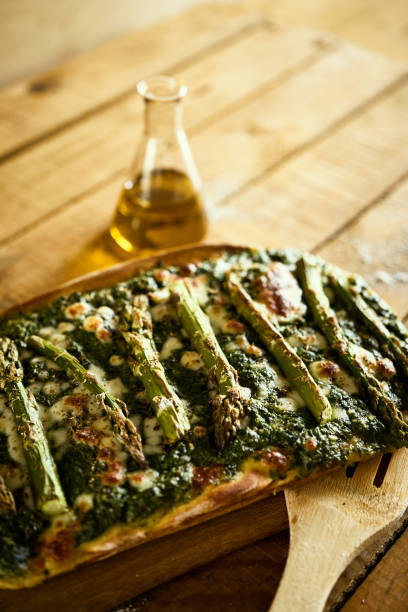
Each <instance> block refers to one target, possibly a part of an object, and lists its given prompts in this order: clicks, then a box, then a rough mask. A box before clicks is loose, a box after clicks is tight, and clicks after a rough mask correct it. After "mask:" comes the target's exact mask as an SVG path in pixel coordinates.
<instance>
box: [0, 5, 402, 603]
mask: <svg viewBox="0 0 408 612" xmlns="http://www.w3.org/2000/svg"><path fill="white" fill-rule="evenodd" d="M338 4H341V8H340V7H336V11H330V3H328V2H325V1H322V2H320V3H317V4H316V3H315V2H312V1H311V0H310V2H309V1H305V2H300V3H299V2H296V0H291V1H290V2H287V3H280V5H284V8H283V7H282V6H278V5H277V6H273V5H274V3H273V2H266V1H264V2H261V1H260V2H251V3H247V4H242V3H239V4H231V3H226V4H220V3H217V4H216V5H215V6H212V7H207V6H204V7H201V8H198V9H194V10H193V11H191V12H189V13H186V14H184V15H182V16H180V17H177V18H175V19H172V20H168V21H166V22H164V23H162V24H160V25H158V26H155V27H154V28H150V29H149V30H146V31H142V32H139V33H136V34H132V35H130V36H127V37H125V38H123V39H119V40H117V41H115V42H113V43H110V44H108V45H105V46H104V47H101V48H98V49H96V50H95V51H93V52H91V53H88V54H86V55H84V56H83V57H81V58H79V59H76V60H73V61H71V62H69V63H67V64H65V65H63V66H61V67H59V68H57V69H56V70H54V71H52V72H50V73H47V74H45V75H41V76H39V77H38V78H35V79H31V80H28V81H25V82H19V83H17V84H15V85H12V86H10V87H8V88H6V89H4V90H3V91H2V92H0V113H1V115H2V124H1V127H0V136H1V137H0V161H1V163H0V176H1V191H2V200H1V205H0V270H1V283H0V307H1V308H3V307H6V306H10V305H11V304H13V303H16V302H18V301H20V300H23V299H27V298H28V297H30V296H33V295H35V294H37V293H39V292H42V291H44V290H45V289H47V288H49V287H50V286H51V285H56V284H58V283H60V282H62V281H65V280H67V279H69V278H72V277H74V276H76V275H78V274H82V273H84V272H87V271H90V270H93V269H96V268H100V267H105V266H108V265H111V264H113V263H116V262H117V261H118V255H117V253H115V252H113V251H112V250H111V248H110V246H109V243H108V242H107V240H106V230H107V227H108V224H109V220H110V217H111V215H112V210H113V207H114V205H115V200H116V197H117V195H118V192H119V189H120V185H121V181H122V179H123V177H124V175H125V170H126V167H127V166H128V164H129V161H130V159H131V156H132V154H133V151H134V148H135V145H136V142H137V138H138V134H139V132H140V128H141V120H142V117H141V112H142V106H141V102H140V101H139V100H138V99H137V95H136V93H135V83H136V81H137V80H138V79H139V78H140V77H142V76H145V75H146V74H151V73H155V72H170V73H174V74H177V75H178V76H180V77H181V78H182V79H183V80H185V81H186V82H187V83H188V85H189V88H190V94H189V96H188V98H187V99H186V102H185V124H186V127H187V129H188V133H189V136H190V141H191V145H192V148H193V151H194V153H195V158H196V161H197V165H198V167H199V169H200V172H201V175H202V178H203V179H204V181H205V186H206V193H207V197H208V199H209V202H210V210H211V217H212V225H211V229H210V232H209V235H208V237H207V240H208V241H213V242H214V241H228V242H237V243H248V242H251V243H257V244H263V245H269V246H273V247H280V246H286V245H291V246H295V247H297V248H302V249H310V250H312V251H313V252H315V253H319V254H321V255H322V256H324V257H325V258H328V259H330V260H331V261H333V262H336V263H339V264H341V265H343V266H344V267H346V268H349V269H350V270H353V271H356V272H360V273H363V274H364V275H365V276H366V277H367V278H368V279H369V281H370V282H371V284H372V285H374V286H375V288H376V289H377V290H378V291H379V292H380V293H381V294H382V295H383V296H384V297H385V298H386V299H387V300H388V301H389V302H390V303H391V305H392V306H393V307H394V308H395V310H396V311H397V312H398V313H399V314H400V315H401V316H402V317H404V316H406V315H407V310H408V305H407V303H406V295H407V283H408V265H407V264H408V227H407V221H408V64H407V63H406V62H403V61H399V60H398V59H397V58H404V57H408V52H407V50H408V44H407V40H408V37H407V36H406V30H405V36H404V35H403V31H404V27H405V28H406V24H407V21H408V16H407V14H406V12H405V11H404V7H405V9H406V0H403V1H402V2H401V1H399V0H394V1H393V2H391V9H390V10H389V8H390V3H386V6H385V7H384V3H383V2H382V3H381V2H379V1H377V0H376V1H374V0H370V2H367V0H359V1H355V2H351V1H347V2H342V3H338ZM331 6H333V3H332V4H331ZM302 11H303V12H302ZM347 11H348V12H347ZM370 11H371V12H370ZM390 15H392V16H393V20H391V16H390ZM385 16H387V19H386V18H385ZM279 18H280V24H279V25H277V24H276V20H278V22H279ZM381 18H383V21H381ZM404 19H405V22H404ZM299 23H307V24H308V25H317V26H318V27H323V28H324V27H327V28H328V29H329V30H331V31H332V32H335V33H336V34H340V36H343V37H346V38H349V39H354V40H359V39H360V40H361V42H362V43H363V44H368V45H371V46H372V47H373V46H378V47H379V48H380V49H381V50H384V51H386V52H387V51H389V53H388V54H389V56H390V57H389V58H386V57H385V56H383V55H380V54H378V53H376V52H374V51H373V50H367V49H364V48H361V47H358V46H354V45H353V44H351V43H350V42H345V41H344V40H343V39H342V38H338V37H335V36H334V35H333V34H331V33H327V32H326V33H325V32H321V31H316V29H307V28H300V27H299ZM404 24H405V25H404ZM295 26H296V27H295ZM370 28H371V29H370ZM376 32H377V35H375V33H376ZM385 541H386V542H387V543H388V545H389V544H390V543H391V547H390V548H389V550H388V551H387V552H386V553H385V554H383V553H380V556H379V557H378V555H377V557H376V555H375V553H376V552H378V550H381V549H382V547H383V546H384V542H385ZM287 547H288V535H287V532H283V533H281V534H279V535H278V536H273V537H271V538H269V539H266V540H265V539H264V540H261V541H259V542H258V543H256V544H251V545H250V546H248V547H246V548H244V549H241V550H238V551H236V552H234V553H231V554H229V555H228V556H227V557H224V558H222V559H219V560H217V561H214V562H212V563H211V564H209V565H207V566H205V567H203V568H200V569H197V570H194V571H192V572H189V573H188V574H185V575H183V576H181V577H179V578H177V579H174V580H172V581H171V582H169V583H167V584H165V585H162V586H159V587H156V588H155V589H153V590H151V591H149V592H148V593H147V594H145V595H143V596H140V597H139V598H137V599H136V600H135V601H134V602H133V603H132V604H131V605H129V606H128V607H127V608H126V609H127V610H129V611H133V610H141V609H143V610H144V611H155V610H158V609H161V608H162V607H163V606H165V607H166V609H170V610H194V611H201V610H207V609H208V608H211V609H212V610H216V611H218V610H219V611H221V610H236V609H245V610H248V611H255V610H256V611H258V610H260V611H262V610H266V609H267V606H268V603H269V602H270V600H271V599H272V597H273V594H274V592H275V590H276V587H277V584H278V581H279V578H280V575H281V572H282V570H283V566H284V562H285V558H286V554H287ZM367 565H371V566H373V567H374V569H373V570H372V571H371V573H369V574H368V576H367V577H365V576H366V575H367V573H368V570H367V567H366V566H367ZM407 572H408V532H407V531H404V530H403V528H402V527H401V530H400V533H399V534H397V535H396V534H393V533H388V534H385V535H384V536H383V537H382V538H381V541H380V542H377V543H376V544H375V546H374V548H371V549H370V550H369V551H366V552H365V553H364V554H363V555H361V556H360V558H359V559H357V560H356V561H355V562H354V563H353V564H352V565H351V566H350V568H349V569H348V570H347V572H346V573H345V575H344V576H342V578H341V579H340V581H339V583H338V584H337V586H336V588H335V590H334V592H333V593H332V596H331V603H333V602H335V601H338V602H342V604H339V605H343V604H344V601H346V600H347V601H346V603H345V604H344V607H343V608H342V609H343V610H347V611H352V610H358V609H360V607H361V608H362V609H364V610H367V611H368V610H369V611H379V610H383V609H387V611H390V610H392V611H393V610H395V611H397V610H398V611H400V610H408V588H407V582H406V575H407ZM356 580H357V581H360V583H361V584H360V586H358V587H357V589H356V590H354V593H352V594H351V595H350V593H349V594H348V595H344V592H345V590H346V589H347V588H349V587H350V585H353V584H354V587H353V588H354V589H355V583H356Z"/></svg>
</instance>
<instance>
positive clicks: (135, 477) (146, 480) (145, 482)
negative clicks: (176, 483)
mask: <svg viewBox="0 0 408 612" xmlns="http://www.w3.org/2000/svg"><path fill="white" fill-rule="evenodd" d="M158 475H159V473H158V472H156V470H150V469H148V470H144V471H143V472H132V473H130V474H128V476H127V478H128V481H129V483H130V484H131V485H132V487H135V489H137V490H138V491H146V489H150V488H151V487H152V486H153V485H154V481H155V480H156V478H157V476H158Z"/></svg>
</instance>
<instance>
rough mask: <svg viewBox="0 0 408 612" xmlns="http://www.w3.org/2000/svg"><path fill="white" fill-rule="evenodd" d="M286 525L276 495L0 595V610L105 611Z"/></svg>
mask: <svg viewBox="0 0 408 612" xmlns="http://www.w3.org/2000/svg"><path fill="white" fill-rule="evenodd" d="M287 526H288V518H287V512H286V506H285V500H284V496H283V493H278V494H277V495H274V496H272V497H269V498H267V499H264V500H261V501H258V502H255V503H254V504H251V505H249V506H246V507H244V508H241V509H238V510H235V511H233V512H230V513H228V514H223V515H222V516H218V517H215V518H213V519H210V520H209V521H206V522H205V523H201V524H199V525H195V526H193V527H189V528H188V529H183V530H182V531H178V532H176V533H173V534H170V535H167V536H164V537H162V538H159V539H157V540H152V541H150V542H147V543H146V544H141V545H140V546H136V548H133V549H131V550H127V551H125V552H123V553H120V554H118V555H116V556H114V557H111V558H109V559H104V560H103V561H98V562H96V563H93V564H90V565H85V566H81V567H80V568H78V569H77V570H74V571H72V572H69V573H68V574H62V575H60V576H57V577H55V578H52V579H50V580H49V581H48V582H45V583H44V584H41V585H39V586H36V587H34V588H32V589H21V590H19V591H5V590H0V610H2V612H16V611H18V612H25V611H27V612H45V611H54V610H58V612H72V611H73V609H74V610H75V612H82V611H83V612H89V611H90V610H92V612H97V611H98V610H108V609H109V608H111V607H112V606H114V605H117V604H119V603H121V602H122V601H126V600H127V599H130V598H131V597H134V596H135V595H138V594H139V593H142V592H144V591H146V590H148V589H151V588H152V587H154V586H156V585H158V584H160V583H162V582H165V581H166V580H170V579H171V578H174V577H175V576H179V575H180V574H183V573H184V572H186V571H188V570H190V569H192V568H195V567H198V566H200V565H203V564H205V563H208V562H209V561H212V560H214V559H216V558H218V557H220V556H223V555H226V554H228V553H229V552H231V551H234V550H238V549H239V548H242V547H243V546H246V545H247V544H250V543H252V542H256V541H257V540H260V539H262V538H265V537H267V536H269V535H271V534H273V533H277V532H279V531H282V530H283V529H286V528H287ZM73 602H75V603H74V604H73ZM73 605H74V607H73Z"/></svg>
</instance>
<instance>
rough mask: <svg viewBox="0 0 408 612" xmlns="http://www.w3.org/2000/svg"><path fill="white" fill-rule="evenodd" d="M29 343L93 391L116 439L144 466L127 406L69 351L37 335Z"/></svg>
mask: <svg viewBox="0 0 408 612" xmlns="http://www.w3.org/2000/svg"><path fill="white" fill-rule="evenodd" d="M29 344H30V345H31V346H32V347H33V348H34V349H36V350H38V351H39V352H40V353H42V354H43V355H45V356H46V357H48V358H49V359H51V360H52V361H54V362H55V363H56V364H57V365H59V366H60V367H61V368H62V369H63V370H65V371H66V372H68V373H69V374H70V375H71V376H73V378H75V379H76V380H77V381H78V382H79V383H83V384H84V385H85V387H86V388H87V389H89V391H91V392H92V393H95V395H96V396H97V398H98V401H99V403H100V405H101V406H102V408H103V409H104V410H105V412H106V414H107V415H108V416H109V418H110V419H111V421H112V424H113V427H114V432H115V434H116V436H117V437H118V439H119V441H120V442H121V443H122V444H123V445H124V446H125V448H126V450H127V451H128V453H129V454H130V455H131V456H132V457H133V459H134V460H135V461H137V463H139V464H140V465H141V466H143V467H145V466H146V459H145V457H144V454H143V448H142V441H141V439H140V436H139V433H138V431H137V429H136V427H135V425H134V424H133V423H132V421H131V420H130V419H129V418H128V415H127V410H126V405H125V404H124V403H123V402H121V401H120V400H118V399H116V398H115V397H114V396H113V395H112V394H111V393H108V392H107V391H106V390H105V389H104V388H103V386H102V384H101V383H100V382H99V381H98V379H97V378H96V376H94V375H93V374H90V373H89V372H88V371H87V370H86V369H85V368H84V367H83V366H82V365H81V364H80V362H79V361H78V359H76V357H74V356H73V355H70V353H68V351H66V350H65V349H62V348H60V347H58V346H55V345H54V344H52V343H51V342H49V341H48V340H45V339H44V338H40V337H39V336H30V338H29Z"/></svg>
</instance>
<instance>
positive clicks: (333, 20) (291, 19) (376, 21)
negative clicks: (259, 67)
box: [247, 0, 408, 60]
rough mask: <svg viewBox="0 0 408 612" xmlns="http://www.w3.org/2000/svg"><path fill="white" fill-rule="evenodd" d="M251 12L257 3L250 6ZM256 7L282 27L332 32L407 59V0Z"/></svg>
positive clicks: (293, 1) (261, 1) (300, 1)
mask: <svg viewBox="0 0 408 612" xmlns="http://www.w3.org/2000/svg"><path fill="white" fill-rule="evenodd" d="M247 6H248V9H249V8H250V7H253V6H254V0H249V2H248V3H247ZM256 6H257V8H259V9H260V10H262V12H263V13H264V14H265V15H268V16H269V17H270V18H271V19H272V20H274V21H276V22H277V23H279V24H280V25H281V26H287V27H293V26H296V25H299V24H301V25H303V26H304V25H308V26H310V27H313V28H319V29H322V30H326V31H328V32H332V33H333V34H336V35H338V36H341V37H342V38H344V39H346V40H350V41H352V42H354V43H355V44H358V45H361V46H364V47H368V48H370V49H373V50H375V51H377V52H381V53H384V54H385V55H387V56H388V57H394V58H396V59H401V60H405V59H406V58H407V57H408V37H407V27H408V12H407V3H406V0H389V2H384V0H342V1H341V2H335V3H333V2H332V0H319V1H318V2H316V0H288V1H287V2H276V3H271V2H269V1H268V0H258V2H256Z"/></svg>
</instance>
